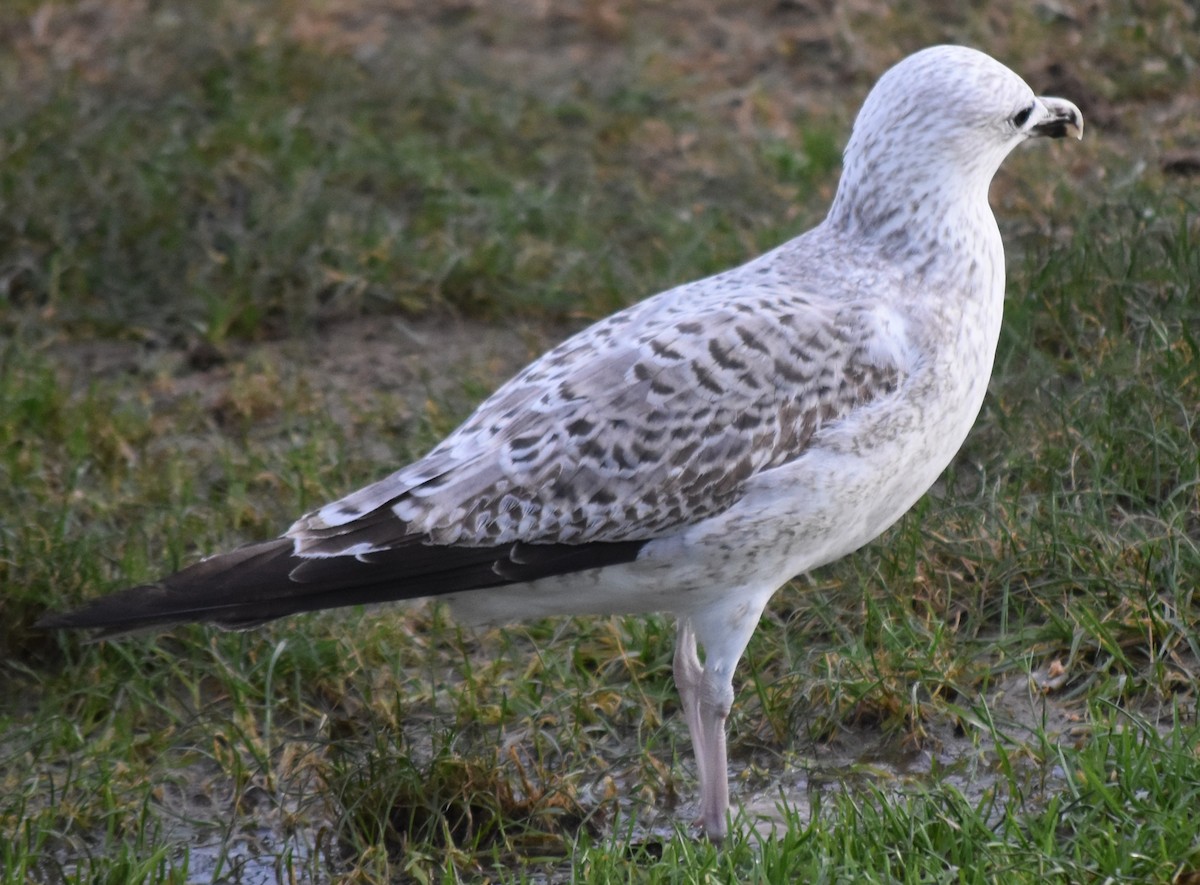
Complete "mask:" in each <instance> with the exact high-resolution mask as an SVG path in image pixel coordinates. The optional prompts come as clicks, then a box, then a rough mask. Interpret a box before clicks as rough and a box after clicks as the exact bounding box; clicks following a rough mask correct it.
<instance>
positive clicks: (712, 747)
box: [676, 593, 770, 842]
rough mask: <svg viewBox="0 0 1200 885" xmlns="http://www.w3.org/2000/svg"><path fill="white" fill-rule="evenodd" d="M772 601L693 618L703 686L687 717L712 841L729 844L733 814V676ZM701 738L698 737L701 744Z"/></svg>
mask: <svg viewBox="0 0 1200 885" xmlns="http://www.w3.org/2000/svg"><path fill="white" fill-rule="evenodd" d="M747 597H748V598H747ZM768 599H770V594H769V593H767V594H764V595H762V596H761V597H758V598H755V597H754V596H753V595H751V594H746V596H744V597H742V599H741V600H740V601H738V602H737V603H735V604H726V605H722V606H718V607H716V608H714V609H710V610H708V611H705V612H702V613H700V614H698V615H696V616H693V618H692V622H691V623H692V625H693V626H694V628H695V631H696V635H697V637H698V638H699V640H700V644H701V645H703V646H704V666H703V669H702V670H701V673H700V680H699V683H700V684H699V686H696V687H695V700H694V705H695V713H694V714H693V713H691V712H689V711H688V709H687V707H686V706H685V707H684V712H685V713H686V714H687V716H688V726H689V730H691V731H692V742H693V744H694V745H695V752H696V763H697V767H698V768H699V770H700V826H701V827H702V828H703V829H704V833H705V835H707V836H708V838H710V839H712V840H714V841H718V842H719V841H721V840H722V839H724V838H725V833H726V825H725V815H726V814H727V813H728V811H729V760H728V755H727V752H726V740H725V723H726V720H728V718H729V711H730V709H731V708H732V707H733V671H734V669H735V668H736V667H737V663H738V661H739V660H741V657H742V653H743V652H744V651H745V650H746V644H747V643H748V642H749V641H750V636H751V634H752V633H753V632H754V628H755V627H756V626H757V625H758V619H759V617H761V615H762V610H763V608H764V607H765V606H766V604H767V600H768ZM676 660H678V650H677V651H676ZM676 678H678V677H676ZM693 718H694V719H695V724H694V726H693ZM696 732H699V735H698V738H699V739H698V740H697V734H696Z"/></svg>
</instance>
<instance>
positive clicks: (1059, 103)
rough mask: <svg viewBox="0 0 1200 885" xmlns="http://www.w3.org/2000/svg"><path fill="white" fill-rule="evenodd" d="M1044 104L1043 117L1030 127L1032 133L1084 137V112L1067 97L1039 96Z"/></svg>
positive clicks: (1062, 136)
mask: <svg viewBox="0 0 1200 885" xmlns="http://www.w3.org/2000/svg"><path fill="white" fill-rule="evenodd" d="M1038 104H1040V105H1041V106H1042V109H1043V116H1042V119H1041V120H1039V121H1038V122H1037V123H1035V124H1034V125H1033V126H1031V127H1030V128H1029V132H1030V134H1031V135H1044V136H1046V137H1048V138H1065V137H1066V136H1068V135H1070V136H1072V137H1074V138H1078V139H1082V138H1083V114H1081V113H1080V112H1079V108H1077V107H1075V105H1074V104H1072V103H1071V102H1069V101H1067V100H1066V99H1065V98H1039V99H1038Z"/></svg>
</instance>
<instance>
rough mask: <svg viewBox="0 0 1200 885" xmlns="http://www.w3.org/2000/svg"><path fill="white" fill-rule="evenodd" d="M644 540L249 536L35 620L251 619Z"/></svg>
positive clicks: (564, 566)
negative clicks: (146, 580)
mask: <svg viewBox="0 0 1200 885" xmlns="http://www.w3.org/2000/svg"><path fill="white" fill-rule="evenodd" d="M644 544H645V542H644V541H619V542H612V543H590V544H525V543H516V544H507V545H505V546H503V547H458V546H436V545H430V544H422V543H419V542H413V543H408V544H403V545H400V546H396V547H391V548H387V549H384V550H379V551H374V552H370V553H363V554H358V555H352V554H345V555H340V556H324V557H311V556H308V557H306V556H297V555H296V553H295V549H294V542H293V541H292V540H291V539H290V538H279V539H277V540H274V541H266V542H263V543H260V544H250V545H248V546H245V547H240V548H238V549H236V550H232V551H230V552H228V553H220V554H217V555H216V556H211V557H209V558H208V559H202V560H201V561H199V562H197V563H195V564H194V565H191V566H188V567H187V568H185V569H183V570H182V571H179V572H176V573H175V574H173V575H168V576H167V577H165V578H163V579H161V580H159V581H156V582H154V583H152V584H144V585H142V586H139V587H131V588H129V589H127V590H121V591H118V592H116V593H113V594H111V595H109V596H102V597H100V598H99V599H94V600H92V601H91V602H88V603H86V604H85V605H83V606H82V607H81V608H78V609H75V610H74V611H69V612H62V613H51V614H48V615H46V616H44V617H42V618H41V619H40V620H39V621H38V622H37V623H36V624H35V625H34V626H35V627H38V628H40V629H95V630H99V631H101V632H100V635H101V636H111V635H116V634H120V633H128V632H131V631H135V630H141V629H144V628H148V627H160V626H165V625H168V624H178V623H189V622H199V623H212V624H216V625H218V626H221V627H225V628H227V629H233V630H240V629H246V628H249V627H255V626H257V625H259V624H262V623H265V622H266V621H272V620H275V619H276V618H282V617H285V616H287V615H292V614H298V613H300V612H310V611H317V610H320V609H328V608H339V607H342V606H350V605H366V604H372V603H380V602H394V601H397V600H402V599H417V598H421V597H427V596H441V595H444V594H447V593H461V592H464V591H473V590H478V591H482V590H486V589H489V588H499V587H504V586H506V585H510V584H525V583H529V582H531V581H536V580H538V579H539V578H546V577H550V576H553V575H563V574H569V573H572V572H579V571H586V570H588V569H594V568H603V567H605V566H609V565H615V564H618V563H623V562H631V561H633V560H634V559H636V558H637V554H638V551H639V550H640V549H641V547H642V546H643V545H644Z"/></svg>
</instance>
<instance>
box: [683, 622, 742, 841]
mask: <svg viewBox="0 0 1200 885" xmlns="http://www.w3.org/2000/svg"><path fill="white" fill-rule="evenodd" d="M674 670H675V685H676V688H677V689H678V690H679V699H680V701H681V703H682V704H683V715H684V718H685V720H686V721H687V726H688V734H689V735H690V736H691V738H692V751H693V752H694V753H695V755H696V769H697V773H698V774H699V777H700V820H699V824H700V826H701V828H702V829H703V830H704V833H705V835H707V836H708V837H709V838H710V839H712V840H714V841H718V842H719V841H720V840H722V839H724V838H725V831H726V828H725V814H726V812H727V811H728V810H729V768H728V763H727V760H726V750H725V720H726V719H727V718H728V716H729V706H730V703H731V701H732V700H733V686H732V685H731V684H730V680H729V679H722V678H721V677H720V676H718V674H716V673H715V672H713V671H712V670H709V669H707V668H705V667H704V666H702V665H701V663H700V658H699V657H698V656H697V654H696V636H695V633H694V632H693V630H692V626H691V624H690V623H689V622H687V621H686V620H684V619H680V621H679V625H678V628H677V633H676V639H675V664H674Z"/></svg>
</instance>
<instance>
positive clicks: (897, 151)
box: [830, 46, 1083, 230]
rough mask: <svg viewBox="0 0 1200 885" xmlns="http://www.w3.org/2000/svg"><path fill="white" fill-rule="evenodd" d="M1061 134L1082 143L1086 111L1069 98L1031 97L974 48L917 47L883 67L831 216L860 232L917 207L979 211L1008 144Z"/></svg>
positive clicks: (1025, 88)
mask: <svg viewBox="0 0 1200 885" xmlns="http://www.w3.org/2000/svg"><path fill="white" fill-rule="evenodd" d="M1068 135H1070V136H1074V137H1075V138H1082V137H1083V115H1082V114H1081V113H1080V112H1079V108H1077V107H1076V106H1075V105H1074V104H1072V103H1071V102H1069V101H1067V100H1066V99H1062V98H1049V97H1044V96H1037V95H1035V94H1034V92H1033V90H1032V89H1030V88H1029V86H1028V85H1027V84H1026V83H1025V81H1024V80H1022V79H1021V78H1020V77H1019V76H1017V75H1016V74H1015V73H1013V72H1012V71H1010V70H1009V69H1008V68H1006V67H1005V66H1004V65H1002V64H1000V62H998V61H996V60H995V59H993V58H991V57H990V56H987V55H985V54H984V53H982V52H979V51H977V50H974V49H968V48H966V47H964V46H934V47H931V48H929V49H924V50H922V51H920V52H917V53H915V54H913V55H910V56H909V57H908V58H906V59H904V60H903V61H901V62H899V63H898V64H896V65H895V66H894V67H892V68H891V69H890V70H889V71H887V72H886V73H885V74H884V75H883V76H882V77H881V78H880V79H879V82H878V83H876V84H875V88H874V89H872V90H871V92H870V94H869V95H868V96H867V99H866V101H865V102H864V103H863V107H862V110H861V111H860V112H859V114H858V118H857V119H856V120H855V123H854V130H853V132H852V133H851V136H850V141H849V143H848V144H847V145H846V152H845V162H844V167H843V168H844V171H843V174H842V182H841V184H840V185H839V187H838V195H837V198H836V199H835V201H834V209H833V210H832V211H831V213H830V216H831V219H833V220H835V221H839V220H840V221H841V222H842V224H841V225H839V226H843V227H844V226H846V225H847V224H849V225H850V226H853V227H855V228H859V229H860V230H862V229H863V225H864V223H866V224H868V225H869V224H870V223H871V222H872V221H875V222H879V221H881V220H883V219H884V218H885V217H891V216H893V215H894V214H895V213H896V212H897V211H900V212H901V213H904V214H907V213H911V212H912V211H914V210H916V209H917V207H918V206H924V207H925V208H926V209H927V210H929V211H933V212H938V211H940V207H942V206H943V204H947V205H948V204H950V203H953V204H956V205H965V204H970V203H972V202H974V203H975V204H976V205H977V206H978V205H980V201H982V205H983V206H986V202H987V190H988V185H989V184H990V183H991V180H992V177H993V176H994V175H995V174H996V170H997V169H999V168H1000V163H1001V162H1002V161H1003V160H1004V158H1005V157H1006V156H1008V154H1009V152H1010V151H1011V150H1012V149H1013V148H1014V147H1016V146H1017V145H1018V144H1020V143H1021V142H1023V141H1025V140H1026V139H1029V138H1034V137H1038V136H1044V137H1050V138H1063V137H1065V136H1068Z"/></svg>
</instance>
